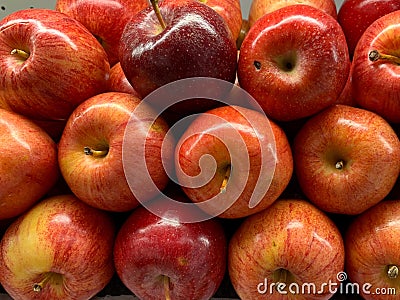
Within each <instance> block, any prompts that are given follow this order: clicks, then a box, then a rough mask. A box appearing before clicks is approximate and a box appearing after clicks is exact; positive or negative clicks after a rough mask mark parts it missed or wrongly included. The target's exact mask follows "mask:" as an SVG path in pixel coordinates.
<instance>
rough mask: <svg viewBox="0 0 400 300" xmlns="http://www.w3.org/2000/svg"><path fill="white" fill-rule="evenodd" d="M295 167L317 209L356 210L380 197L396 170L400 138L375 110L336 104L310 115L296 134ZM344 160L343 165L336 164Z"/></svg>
mask: <svg viewBox="0 0 400 300" xmlns="http://www.w3.org/2000/svg"><path fill="white" fill-rule="evenodd" d="M293 156H294V164H295V172H296V174H297V178H298V182H299V185H300V187H301V189H302V191H303V192H304V193H305V195H306V196H307V197H308V198H309V199H310V200H311V201H312V202H313V203H314V204H315V205H317V206H318V207H319V208H321V209H322V210H325V211H328V212H332V213H341V214H349V215H355V214H359V213H361V212H363V211H365V210H366V209H368V208H369V207H371V206H373V205H375V204H376V203H378V202H379V201H381V200H382V199H384V198H385V197H386V196H387V195H388V194H389V192H390V191H391V189H392V188H393V186H394V184H395V182H396V179H397V177H398V175H399V171H400V142H399V139H398V137H397V135H396V133H395V132H394V130H393V128H392V127H391V126H390V124H389V123H387V122H386V121H385V120H384V119H383V118H381V117H380V116H378V115H377V114H375V113H373V112H370V111H367V110H364V109H360V108H355V107H350V106H345V105H335V106H332V107H331V108H328V109H327V110H325V111H323V112H321V113H320V114H318V115H316V116H314V117H313V118H311V119H310V120H309V121H308V122H307V123H306V124H305V125H304V126H303V127H302V128H301V130H300V131H299V133H298V135H297V136H296V137H295V141H294V145H293ZM339 160H343V161H344V162H345V165H344V167H343V169H341V170H340V169H336V167H335V164H336V162H337V161H339Z"/></svg>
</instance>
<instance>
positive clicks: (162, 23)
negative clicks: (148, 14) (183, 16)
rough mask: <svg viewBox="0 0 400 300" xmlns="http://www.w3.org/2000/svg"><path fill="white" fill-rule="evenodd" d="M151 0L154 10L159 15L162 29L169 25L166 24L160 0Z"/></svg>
mask: <svg viewBox="0 0 400 300" xmlns="http://www.w3.org/2000/svg"><path fill="white" fill-rule="evenodd" d="M150 2H151V5H152V6H153V10H154V12H155V14H156V16H157V19H158V21H159V22H160V25H161V27H162V29H165V27H167V26H166V25H165V22H164V18H163V16H162V14H161V12H160V6H159V5H158V0H150Z"/></svg>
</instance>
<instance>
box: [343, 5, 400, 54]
mask: <svg viewBox="0 0 400 300" xmlns="http://www.w3.org/2000/svg"><path fill="white" fill-rule="evenodd" d="M399 9H400V1H398V0H345V1H343V3H342V5H341V6H340V8H339V12H338V18H337V19H338V22H339V24H340V25H341V26H342V28H343V32H344V34H345V36H346V40H347V45H348V47H349V54H350V57H353V54H354V49H355V48H356V45H357V43H358V40H359V39H360V37H361V35H362V34H363V33H364V31H365V30H366V29H367V28H368V26H369V25H371V24H372V23H373V22H374V21H375V20H376V19H378V18H380V17H382V16H384V15H386V14H388V13H390V12H392V11H395V10H399Z"/></svg>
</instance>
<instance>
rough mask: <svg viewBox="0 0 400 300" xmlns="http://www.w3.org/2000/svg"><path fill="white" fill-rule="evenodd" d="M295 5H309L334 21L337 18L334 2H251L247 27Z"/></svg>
mask: <svg viewBox="0 0 400 300" xmlns="http://www.w3.org/2000/svg"><path fill="white" fill-rule="evenodd" d="M297 4H304V5H310V6H312V7H315V8H317V9H320V10H322V11H323V12H325V13H327V14H328V15H331V16H332V17H333V18H335V19H336V18H337V8H336V2H335V1H334V0H252V1H251V5H250V10H249V17H248V19H249V25H250V27H251V26H253V25H254V23H255V22H256V21H257V20H258V19H260V18H261V17H263V16H264V15H266V14H267V13H270V12H273V11H275V10H278V9H280V8H282V7H285V6H289V5H297Z"/></svg>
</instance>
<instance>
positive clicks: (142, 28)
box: [120, 0, 237, 97]
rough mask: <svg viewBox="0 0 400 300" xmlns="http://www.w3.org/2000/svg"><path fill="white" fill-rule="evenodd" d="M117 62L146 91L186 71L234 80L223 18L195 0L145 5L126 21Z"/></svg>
mask: <svg viewBox="0 0 400 300" xmlns="http://www.w3.org/2000/svg"><path fill="white" fill-rule="evenodd" d="M154 2H156V1H154ZM154 5H155V7H158V5H156V4H154ZM155 11H157V12H159V13H156V12H155ZM161 22H162V23H161ZM120 62H121V67H122V69H123V71H124V73H125V75H126V77H127V79H128V81H129V82H130V83H131V85H132V86H133V88H134V89H135V90H136V91H137V92H138V93H139V94H140V95H141V96H142V97H146V96H147V95H148V94H149V93H150V92H152V91H154V90H156V89H157V88H159V87H161V86H163V85H166V84H167V83H170V82H173V81H176V80H179V79H184V78H189V77H212V78H218V79H222V80H226V81H229V82H234V80H235V76H236V65H237V61H236V45H235V41H234V40H233V38H232V35H231V33H230V31H229V29H228V27H227V25H226V23H225V21H224V20H223V19H222V17H221V16H220V15H219V14H218V13H217V12H215V11H214V10H213V9H212V8H210V7H208V6H207V5H204V4H202V3H199V2H197V1H190V2H188V1H175V0H163V1H162V2H160V5H159V10H158V9H157V8H152V7H149V8H147V9H144V10H142V11H141V12H139V13H138V14H137V15H135V16H134V17H132V19H131V21H130V22H129V23H128V24H127V26H126V27H125V30H124V33H123V35H122V38H121V47H120Z"/></svg>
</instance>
